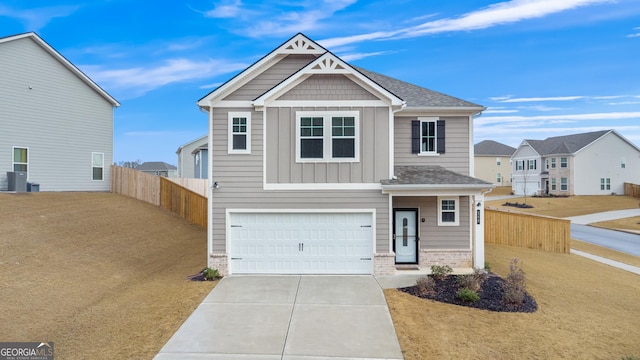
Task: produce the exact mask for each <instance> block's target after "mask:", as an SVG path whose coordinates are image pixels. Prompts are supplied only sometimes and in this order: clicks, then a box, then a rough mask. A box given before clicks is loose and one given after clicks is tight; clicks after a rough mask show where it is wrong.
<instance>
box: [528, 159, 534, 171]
mask: <svg viewBox="0 0 640 360" xmlns="http://www.w3.org/2000/svg"><path fill="white" fill-rule="evenodd" d="M535 169H536V160H535V159H531V160H529V161H528V166H527V170H535Z"/></svg>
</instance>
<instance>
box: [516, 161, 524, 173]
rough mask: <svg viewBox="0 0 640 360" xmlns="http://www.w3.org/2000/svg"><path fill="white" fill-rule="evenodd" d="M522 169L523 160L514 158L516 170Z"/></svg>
mask: <svg viewBox="0 0 640 360" xmlns="http://www.w3.org/2000/svg"><path fill="white" fill-rule="evenodd" d="M522 170H524V160H516V171H522Z"/></svg>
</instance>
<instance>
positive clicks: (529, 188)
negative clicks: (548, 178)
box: [513, 181, 538, 195]
mask: <svg viewBox="0 0 640 360" xmlns="http://www.w3.org/2000/svg"><path fill="white" fill-rule="evenodd" d="M513 188H514V189H515V192H514V194H515V195H524V193H525V191H526V193H527V195H535V194H536V193H537V192H538V182H537V181H527V182H526V183H525V182H523V181H518V182H514V183H513Z"/></svg>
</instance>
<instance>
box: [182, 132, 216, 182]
mask: <svg viewBox="0 0 640 360" xmlns="http://www.w3.org/2000/svg"><path fill="white" fill-rule="evenodd" d="M207 140H208V136H207V135H203V136H201V137H199V138H197V139H195V140H192V141H190V142H188V143H186V144H184V145H181V146H180V147H179V148H178V150H177V151H176V154H177V155H178V177H181V178H196V179H206V178H207V176H208V173H209V166H208V164H209V150H208V143H207Z"/></svg>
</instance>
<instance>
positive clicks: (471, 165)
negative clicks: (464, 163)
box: [445, 115, 499, 177]
mask: <svg viewBox="0 0 640 360" xmlns="http://www.w3.org/2000/svg"><path fill="white" fill-rule="evenodd" d="M468 125H469V134H468V139H469V159H474V157H475V151H476V150H475V146H474V144H473V141H474V139H473V116H472V115H470V116H469V124H468ZM445 131H446V130H445ZM475 164H476V162H475V161H469V175H471V176H473V177H475V176H476V166H475ZM498 166H499V165H498Z"/></svg>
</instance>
